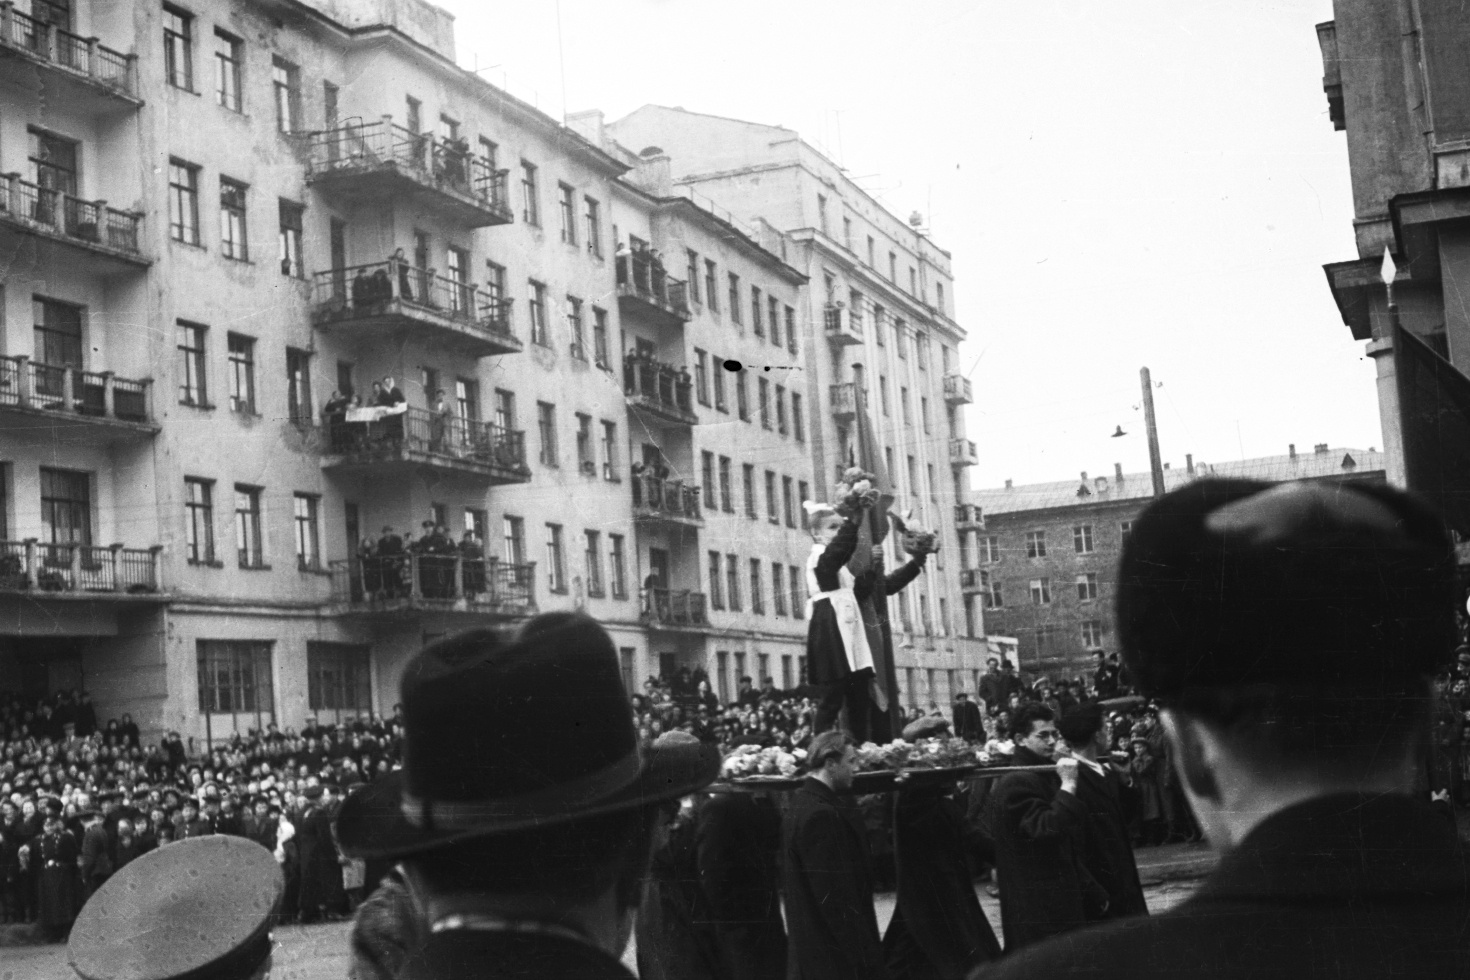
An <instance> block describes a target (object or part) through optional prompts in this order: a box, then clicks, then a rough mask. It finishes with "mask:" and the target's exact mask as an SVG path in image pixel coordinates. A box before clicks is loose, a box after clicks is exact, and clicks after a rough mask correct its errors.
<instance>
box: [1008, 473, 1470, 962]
mask: <svg viewBox="0 0 1470 980" xmlns="http://www.w3.org/2000/svg"><path fill="white" fill-rule="evenodd" d="M1455 578H1456V568H1455V553H1454V548H1453V546H1452V545H1451V543H1450V539H1449V535H1448V534H1447V533H1446V531H1445V529H1444V526H1443V524H1442V523H1441V521H1440V519H1439V517H1438V516H1437V515H1436V514H1434V513H1433V512H1432V511H1430V510H1429V509H1428V508H1427V507H1426V506H1425V505H1424V504H1422V503H1420V502H1419V501H1418V500H1417V499H1415V498H1413V497H1411V496H1410V495H1408V494H1405V493H1403V492H1402V491H1400V490H1397V489H1394V488H1392V487H1388V486H1384V485H1376V484H1367V483H1353V484H1339V485H1327V484H1316V483H1286V484H1279V485H1272V484H1268V483H1262V482H1258V481H1253V480H1214V479H1211V480H1201V481H1197V482H1195V483H1192V484H1190V485H1188V486H1187V487H1184V488H1181V489H1179V490H1176V491H1174V492H1173V493H1170V494H1166V495H1165V496H1163V497H1161V498H1160V499H1158V500H1156V501H1154V502H1153V503H1152V504H1150V505H1149V507H1148V508H1146V509H1145V510H1144V511H1143V513H1142V514H1141V515H1140V516H1139V518H1138V519H1137V520H1135V521H1134V522H1133V528H1132V531H1131V533H1130V535H1129V538H1128V542H1127V544H1126V545H1125V546H1124V549H1123V556H1122V559H1121V563H1120V567H1119V574H1118V595H1117V604H1118V624H1119V638H1120V640H1121V644H1122V648H1123V656H1124V658H1125V659H1126V661H1127V664H1128V667H1129V670H1130V672H1131V673H1132V675H1133V677H1134V679H1135V682H1136V684H1137V685H1138V687H1139V689H1140V692H1141V693H1142V694H1144V695H1145V696H1148V697H1151V698H1155V699H1157V700H1158V702H1159V703H1160V705H1161V706H1162V708H1163V710H1162V712H1161V715H1160V719H1161V721H1162V723H1163V726H1164V730H1165V733H1166V736H1167V738H1168V740H1169V742H1170V743H1171V744H1172V746H1173V748H1174V752H1173V764H1174V766H1175V768H1176V770H1177V772H1178V774H1179V781H1180V783H1181V784H1182V786H1183V789H1184V793H1185V795H1186V796H1187V797H1188V800H1189V803H1190V805H1191V806H1192V807H1193V809H1194V812H1195V815H1196V816H1197V817H1198V818H1199V822H1200V825H1201V827H1202V828H1203V829H1204V832H1205V835H1206V836H1207V837H1208V838H1209V840H1210V843H1211V844H1212V845H1213V846H1214V847H1215V849H1216V850H1218V851H1220V852H1221V854H1222V857H1221V860H1220V864H1219V866H1218V867H1217V868H1216V870H1215V871H1214V873H1212V874H1211V876H1210V877H1209V878H1208V879H1207V880H1206V881H1205V882H1204V884H1203V885H1202V886H1201V887H1200V888H1199V890H1198V891H1196V892H1195V893H1194V895H1192V896H1191V897H1190V898H1188V899H1186V900H1185V901H1184V902H1182V903H1180V904H1179V905H1177V906H1175V907H1174V908H1172V909H1170V910H1169V911H1167V912H1164V913H1162V914H1160V915H1157V916H1153V917H1151V918H1142V917H1132V918H1128V919H1122V920H1119V921H1117V922H1113V923H1108V924H1106V925H1099V926H1096V927H1094V928H1092V929H1086V930H1082V931H1080V932H1076V933H1073V934H1071V935H1068V936H1066V937H1063V938H1059V939H1055V940H1052V941H1051V942H1048V943H1043V944H1040V945H1037V946H1034V947H1030V948H1027V949H1024V950H1022V951H1021V952H1020V953H1019V954H1017V955H1015V956H1010V957H1007V958H1006V960H1003V961H1002V962H1001V963H1000V964H998V965H997V966H996V967H994V968H993V972H992V973H987V974H983V975H984V976H986V977H999V978H1023V977H1026V978H1029V977H1048V978H1064V977H1078V976H1086V977H1089V978H1108V977H1120V978H1121V977H1127V978H1129V980H1142V978H1154V977H1158V978H1162V977H1170V978H1173V977H1190V978H1194V980H1200V978H1203V980H1211V978H1225V977H1246V976H1249V977H1256V978H1276V977H1282V978H1285V977H1292V978H1296V977H1306V976H1312V977H1328V976H1330V977H1334V978H1337V980H1358V978H1369V977H1372V978H1379V977H1387V976H1399V977H1411V976H1412V977H1439V976H1444V977H1450V976H1466V975H1470V871H1467V865H1466V855H1465V853H1464V847H1463V845H1462V844H1461V842H1460V840H1459V839H1458V836H1457V834H1456V832H1455V827H1454V825H1453V823H1451V822H1449V821H1447V820H1444V819H1443V817H1442V816H1441V815H1440V814H1438V813H1436V812H1435V810H1434V809H1433V808H1431V807H1430V805H1429V801H1428V800H1427V799H1426V798H1424V796H1423V795H1421V794H1418V793H1416V792H1415V777H1416V770H1417V766H1418V764H1419V763H1420V761H1421V752H1422V746H1423V743H1424V739H1425V736H1426V726H1427V722H1428V703H1429V691H1430V678H1431V677H1433V676H1434V674H1435V673H1436V672H1437V671H1438V670H1439V669H1441V667H1442V666H1443V665H1445V664H1447V663H1448V662H1449V661H1450V660H1451V658H1452V657H1453V650H1454V645H1455V641H1456V632H1457V630H1456V622H1455V604H1456V599H1457V592H1458V590H1457V587H1456V581H1455Z"/></svg>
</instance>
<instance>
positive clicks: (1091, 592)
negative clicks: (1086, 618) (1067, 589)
mask: <svg viewBox="0 0 1470 980" xmlns="http://www.w3.org/2000/svg"><path fill="white" fill-rule="evenodd" d="M1096 598H1097V573H1096V572H1086V573H1084V574H1082V575H1078V576H1077V601H1078V602H1091V601H1092V600H1094V599H1096Z"/></svg>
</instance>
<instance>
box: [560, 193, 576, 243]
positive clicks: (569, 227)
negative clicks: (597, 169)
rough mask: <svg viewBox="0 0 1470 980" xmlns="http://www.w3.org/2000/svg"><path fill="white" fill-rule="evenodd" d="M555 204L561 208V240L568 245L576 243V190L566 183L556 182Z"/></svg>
mask: <svg viewBox="0 0 1470 980" xmlns="http://www.w3.org/2000/svg"><path fill="white" fill-rule="evenodd" d="M556 190H557V204H558V206H559V207H560V209H561V240H562V241H564V242H566V243H567V244H568V245H576V244H577V191H576V188H573V187H568V186H567V185H566V184H557V185H556Z"/></svg>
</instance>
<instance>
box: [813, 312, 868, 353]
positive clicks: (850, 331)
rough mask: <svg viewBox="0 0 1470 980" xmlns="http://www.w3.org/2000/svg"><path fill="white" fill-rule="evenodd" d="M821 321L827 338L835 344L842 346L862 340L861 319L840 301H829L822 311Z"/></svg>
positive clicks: (858, 342) (859, 342)
mask: <svg viewBox="0 0 1470 980" xmlns="http://www.w3.org/2000/svg"><path fill="white" fill-rule="evenodd" d="M822 323H823V326H824V328H825V333H826V334H827V339H828V340H829V341H830V342H831V343H833V344H834V345H836V346H839V347H844V346H848V345H851V344H861V343H862V342H863V321H862V318H861V317H860V316H854V315H853V314H852V311H851V310H849V309H848V308H847V307H846V305H844V304H842V303H829V304H827V306H826V308H825V309H823V311H822Z"/></svg>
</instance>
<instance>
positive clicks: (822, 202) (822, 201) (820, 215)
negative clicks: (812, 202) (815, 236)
mask: <svg viewBox="0 0 1470 980" xmlns="http://www.w3.org/2000/svg"><path fill="white" fill-rule="evenodd" d="M817 227H818V228H820V229H821V230H822V234H824V235H825V234H827V198H826V197H825V196H823V195H821V194H818V195H817Z"/></svg>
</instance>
